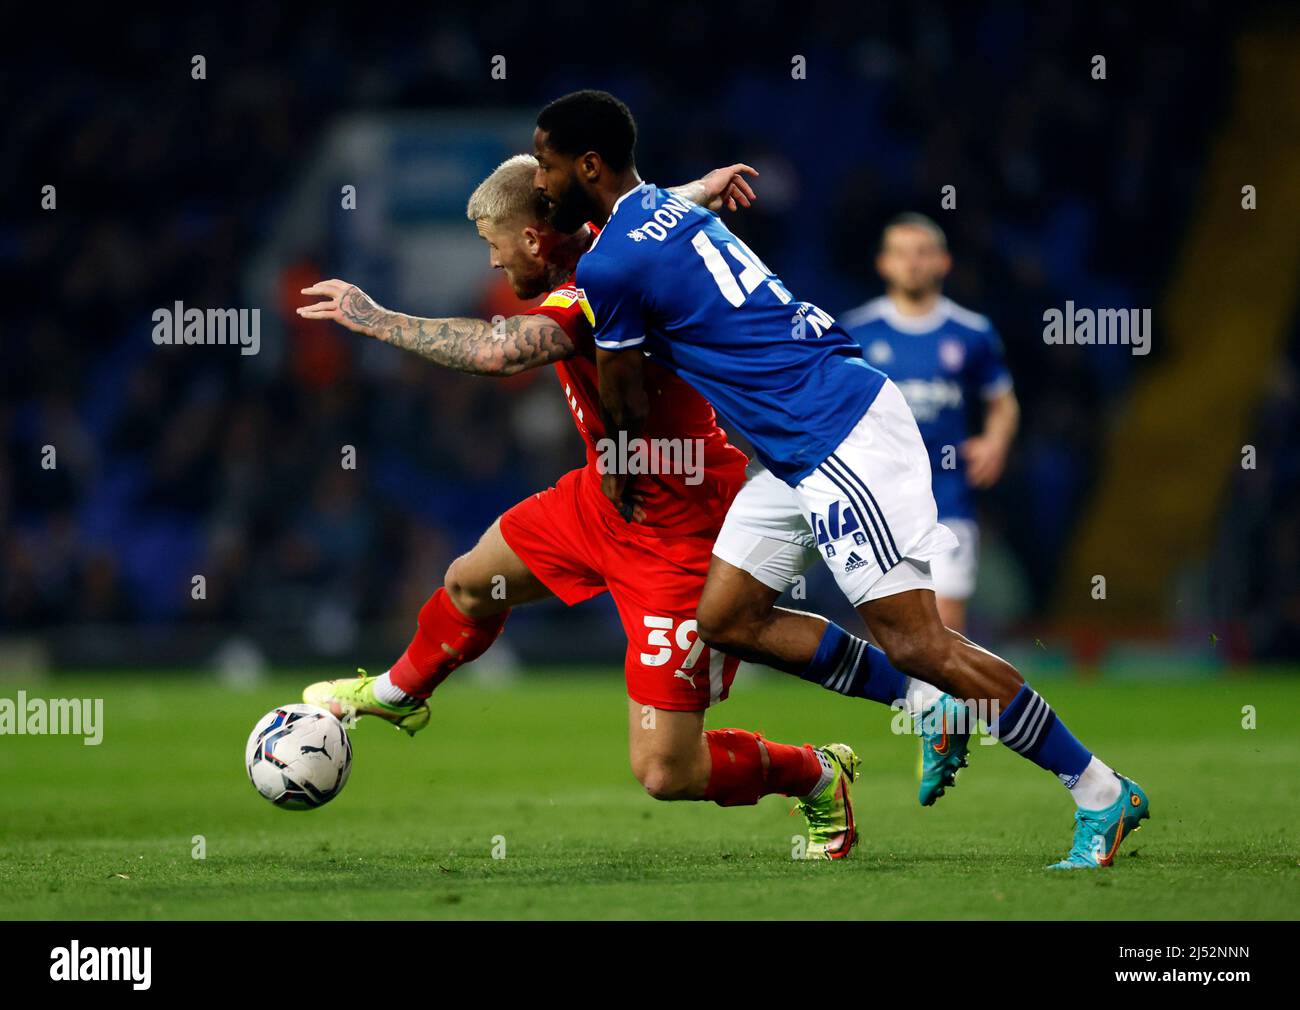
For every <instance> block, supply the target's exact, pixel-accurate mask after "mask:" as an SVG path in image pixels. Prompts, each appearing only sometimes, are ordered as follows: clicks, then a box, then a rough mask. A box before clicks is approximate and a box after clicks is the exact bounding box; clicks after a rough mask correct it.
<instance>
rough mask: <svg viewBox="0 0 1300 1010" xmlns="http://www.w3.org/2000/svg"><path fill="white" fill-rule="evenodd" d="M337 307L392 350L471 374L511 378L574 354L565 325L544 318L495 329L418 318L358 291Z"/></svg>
mask: <svg viewBox="0 0 1300 1010" xmlns="http://www.w3.org/2000/svg"><path fill="white" fill-rule="evenodd" d="M339 309H340V311H342V313H343V314H344V315H345V316H346V317H347V318H348V319H350V320H352V321H354V322H356V323H358V324H360V325H362V326H365V327H366V328H367V329H369V330H370V331H371V332H373V333H374V334H375V335H376V336H377V337H378V338H379V339H380V340H383V341H384V342H386V343H389V344H392V345H393V346H394V347H401V348H403V349H404V350H408V351H412V352H414V353H416V354H418V355H420V356H421V357H423V358H427V359H428V360H430V361H432V362H435V363H436V364H439V365H442V366H443V367H445V368H453V369H455V370H456V371H458V372H468V373H470V374H472V375H514V374H516V373H517V372H522V371H526V370H527V369H529V368H537V367H538V366H540V365H548V364H550V363H551V362H553V361H561V360H563V359H565V358H570V357H572V356H573V354H574V352H575V348H574V346H573V341H572V340H570V339H569V335H568V334H567V333H565V332H564V329H563V327H561V326H560V325H559V324H558V323H556V322H555V321H554V320H552V319H550V318H549V317H547V316H510V317H509V318H507V319H504V320H502V321H501V322H500V323H499V324H498V325H495V326H494V325H493V324H492V323H489V322H488V321H486V320H484V319H464V318H457V319H422V318H420V317H418V316H407V315H403V314H402V313H400V312H389V311H388V310H386V309H382V308H380V307H379V306H378V305H376V304H375V303H374V302H373V301H372V300H371V299H370V298H369V297H368V296H367V295H366V294H365V293H364V292H362V291H359V290H358V289H357V288H351V289H349V290H348V292H347V293H346V294H345V295H344V296H343V299H342V300H341V301H340V302H339Z"/></svg>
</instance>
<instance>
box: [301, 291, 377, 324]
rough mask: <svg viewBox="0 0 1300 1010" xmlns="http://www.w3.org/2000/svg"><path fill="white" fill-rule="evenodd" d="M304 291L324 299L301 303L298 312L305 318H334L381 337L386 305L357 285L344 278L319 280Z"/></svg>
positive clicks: (305, 293) (341, 322) (337, 321)
mask: <svg viewBox="0 0 1300 1010" xmlns="http://www.w3.org/2000/svg"><path fill="white" fill-rule="evenodd" d="M302 293H303V294H304V295H316V296H317V297H319V298H323V299H324V301H320V302H317V303H316V304H315V305H303V306H301V307H300V308H299V309H298V315H300V316H302V317H303V318H304V319H332V320H333V321H334V322H336V323H338V324H339V325H341V326H346V327H347V328H348V329H349V330H351V331H352V332H353V333H364V334H365V335H366V336H368V337H377V336H379V324H380V322H381V320H382V319H383V316H384V312H385V310H384V307H383V306H382V305H379V304H378V303H377V302H375V300H374V299H373V298H371V297H370V296H369V295H368V294H366V293H365V292H364V291H362V290H361V289H360V288H359V287H357V286H356V285H355V284H349V283H348V282H347V281H340V280H330V281H317V282H316V283H315V284H313V285H312V286H311V287H309V288H303V289H302Z"/></svg>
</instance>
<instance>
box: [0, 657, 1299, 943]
mask: <svg viewBox="0 0 1300 1010" xmlns="http://www.w3.org/2000/svg"><path fill="white" fill-rule="evenodd" d="M303 680H304V678H298V677H292V678H291V677H286V676H277V677H276V678H274V679H272V680H269V681H267V682H265V683H263V684H260V685H259V686H257V687H256V688H254V689H251V690H245V691H236V690H231V689H227V688H223V687H221V686H220V685H219V684H218V683H217V682H216V681H215V680H213V679H210V678H206V677H204V678H200V677H193V676H191V677H181V676H153V677H144V676H140V675H131V676H116V677H111V676H98V677H60V678H55V679H51V680H47V681H44V682H43V683H41V684H39V685H34V686H29V687H28V689H27V690H28V694H29V696H33V697H34V696H40V697H102V698H103V699H104V709H105V726H106V728H105V734H104V740H103V743H102V744H101V745H100V746H98V747H87V746H84V745H83V744H82V742H81V740H80V738H68V737H16V736H0V918H5V919H12V918H19V919H21V918H73V919H76V918H93V919H112V918H179V919H190V918H197V919H208V918H223V919H232V918H258V919H275V918H416V917H431V918H613V919H629V918H630V919H640V918H656V919H658V918H746V919H754V918H787V917H793V918H812V919H842V918H974V919H979V918H1067V919H1073V918H1089V919H1092V918H1102V919H1107V918H1121V919H1127V918H1174V919H1181V918H1193V919H1195V918H1224V919H1233V918H1295V917H1296V915H1297V908H1300V851H1298V849H1297V844H1296V833H1297V809H1298V808H1297V798H1300V776H1298V775H1297V769H1300V730H1297V720H1296V702H1297V700H1300V679H1298V678H1296V677H1295V676H1290V677H1269V678H1265V677H1251V676H1235V677H1234V676H1229V677H1225V678H1223V679H1220V680H1213V681H1209V680H1197V681H1187V682H1162V683H1140V684H1139V683H1133V682H1112V681H1106V680H1102V681H1093V682H1086V683H1085V682H1081V681H1076V680H1069V681H1055V680H1044V681H1042V682H1041V683H1039V684H1038V686H1039V687H1040V688H1041V689H1042V690H1043V693H1044V694H1045V695H1046V696H1047V697H1048V698H1049V700H1051V701H1052V702H1053V704H1054V705H1055V706H1056V707H1057V709H1058V711H1060V712H1061V713H1062V714H1063V715H1064V717H1065V719H1066V720H1067V721H1068V723H1069V724H1070V725H1071V727H1072V728H1073V729H1074V730H1075V731H1076V732H1077V733H1078V734H1079V736H1080V737H1081V738H1082V739H1083V741H1084V742H1085V744H1087V745H1089V746H1091V747H1093V748H1095V749H1096V750H1097V751H1098V752H1099V753H1100V754H1101V755H1102V756H1103V757H1105V758H1106V760H1108V761H1110V762H1111V763H1112V764H1114V765H1116V766H1117V767H1118V768H1119V769H1121V770H1123V771H1125V772H1127V773H1129V774H1131V775H1133V776H1134V777H1135V778H1137V779H1138V780H1139V781H1140V782H1141V783H1142V784H1143V785H1144V787H1145V788H1146V789H1147V791H1148V793H1149V794H1150V796H1151V809H1152V819H1151V820H1150V821H1148V822H1147V824H1146V826H1145V827H1144V829H1143V830H1142V831H1141V832H1140V833H1138V834H1137V835H1135V836H1134V837H1133V839H1132V841H1131V842H1126V843H1125V845H1124V847H1123V849H1122V850H1121V854H1120V857H1119V858H1118V860H1117V861H1116V866H1115V867H1114V868H1113V869H1111V870H1109V871H1102V872H1098V873H1077V874H1052V873H1047V872H1044V870H1043V866H1044V865H1045V864H1046V863H1048V862H1049V861H1051V860H1053V859H1055V858H1058V857H1059V856H1061V855H1063V854H1064V852H1065V851H1066V849H1067V848H1068V846H1069V841H1070V828H1071V818H1072V812H1073V804H1071V802H1070V800H1069V797H1068V796H1067V795H1066V794H1065V791H1064V790H1063V789H1062V788H1061V786H1060V785H1059V784H1058V783H1057V782H1055V781H1054V780H1053V779H1052V777H1051V776H1049V775H1047V774H1045V773H1043V772H1041V771H1039V770H1038V769H1036V768H1033V767H1032V766H1030V765H1028V764H1027V763H1026V762H1025V761H1023V760H1022V759H1020V758H1018V757H1016V756H1015V755H1014V754H1011V753H1010V752H1007V751H1006V750H1005V749H1004V748H1000V747H997V746H978V745H977V746H975V747H974V748H973V752H972V763H971V767H970V768H969V769H967V770H966V771H965V772H963V773H962V776H961V778H960V779H959V783H958V787H957V788H956V789H955V790H952V791H950V792H949V793H948V795H947V796H945V797H944V798H943V799H941V800H940V801H939V803H938V805H937V806H936V807H934V808H931V809H928V810H923V809H921V808H920V807H919V806H917V804H916V798H915V793H916V763H917V757H916V741H915V738H913V737H899V736H894V735H892V734H891V733H890V731H889V726H890V715H891V713H889V712H887V711H886V710H884V709H883V708H880V707H878V706H873V705H870V704H868V703H866V702H860V701H851V700H847V699H842V698H839V697H838V696H834V695H830V694H828V693H826V692H823V691H819V690H818V689H816V688H813V687H811V686H809V685H805V684H802V683H800V682H798V681H795V680H793V679H790V680H787V679H784V678H780V677H774V676H772V677H765V678H760V677H748V678H744V677H743V675H742V680H741V681H740V682H739V683H738V684H737V685H736V688H735V691H734V696H733V697H732V699H731V700H729V701H728V702H726V703H725V704H723V705H722V706H721V707H719V708H718V709H716V710H715V711H714V713H713V715H712V716H711V719H710V725H712V726H742V727H746V728H750V729H757V730H760V731H762V732H763V733H764V734H765V735H767V736H769V737H771V738H772V739H775V740H782V741H789V742H796V743H802V742H804V741H812V742H818V743H822V742H828V741H831V740H837V739H843V740H845V741H847V742H849V743H851V744H852V745H853V746H854V747H856V748H857V749H858V751H859V753H860V754H861V755H862V757H863V769H864V774H863V776H862V777H861V778H860V779H859V784H858V786H857V790H856V801H857V812H858V820H859V824H860V828H861V833H862V840H861V843H860V844H859V847H858V848H857V849H856V850H855V852H854V854H853V857H852V858H851V859H849V860H845V861H842V862H838V863H803V862H795V861H792V860H791V858H790V856H791V838H792V836H793V835H795V834H797V833H798V832H799V830H800V828H801V826H802V821H801V820H800V819H799V818H797V817H790V816H788V811H789V809H790V806H791V803H790V801H787V800H785V799H784V798H782V797H768V798H766V799H764V800H763V801H762V802H761V803H760V804H759V805H758V806H756V807H750V808H740V809H721V808H719V807H716V806H714V805H712V804H708V803H658V802H656V801H654V800H652V799H650V798H649V797H647V796H646V795H645V794H644V793H643V792H642V790H641V789H640V787H639V786H638V785H637V784H636V782H635V781H634V780H633V779H632V777H631V773H630V772H629V770H628V765H627V747H626V739H625V733H626V731H625V722H626V712H625V702H624V697H623V693H622V678H621V676H620V674H619V673H618V672H617V671H614V670H610V671H607V672H603V673H601V672H599V671H585V672H582V673H573V674H567V675H558V674H556V673H555V672H552V673H551V675H549V676H546V677H533V678H525V679H523V680H521V681H519V682H516V683H513V684H510V685H508V686H504V687H492V688H490V687H485V686H479V685H477V684H474V683H472V682H467V681H466V680H465V679H464V678H462V680H461V682H456V681H455V680H454V679H453V681H452V682H450V683H449V684H447V685H446V686H445V687H444V688H443V689H442V690H440V691H439V692H438V694H437V695H436V696H435V699H434V715H433V722H432V724H431V726H430V728H429V729H428V730H426V731H425V732H423V733H422V734H420V736H419V737H417V738H415V739H408V738H407V737H405V736H403V735H401V734H399V733H397V732H395V731H394V730H392V729H391V728H389V727H388V726H386V725H383V724H381V723H376V722H375V721H373V720H366V721H364V722H363V723H362V724H361V725H360V726H358V727H357V728H356V729H355V730H354V731H353V733H352V739H353V745H354V753H355V760H354V764H353V769H352V778H351V781H350V782H349V783H348V785H347V788H346V789H345V790H344V792H343V793H342V794H341V795H340V796H339V797H338V799H336V800H335V801H334V802H333V803H331V804H330V805H329V806H327V807H324V808H322V809H320V810H316V811H308V812H301V813H291V812H286V811H282V810H277V809H275V808H273V807H271V806H270V805H269V804H268V803H266V802H265V801H263V800H262V799H260V798H259V797H258V796H257V795H256V794H255V793H254V792H253V790H252V788H251V786H250V785H249V783H248V781H247V779H246V778H245V775H244V770H243V747H244V741H245V738H246V736H247V734H248V731H249V730H250V729H251V727H252V725H253V722H254V721H255V720H256V719H257V718H258V717H259V716H260V715H262V714H263V713H264V712H265V711H267V710H269V709H270V708H272V707H274V706H275V705H276V704H282V703H285V702H290V701H295V700H297V697H298V692H299V691H300V689H301V685H302V683H303ZM0 695H3V696H7V697H14V696H15V695H16V688H15V687H14V686H12V685H7V686H5V687H4V688H0ZM1245 705H1252V706H1254V708H1255V711H1256V717H1257V720H1258V726H1257V728H1255V729H1253V730H1248V729H1243V727H1242V724H1241V723H1242V707H1243V706H1245ZM195 835H202V836H204V839H205V842H206V850H207V857H206V859H202V860H199V859H194V858H192V849H193V842H192V839H193V836H195ZM498 837H500V838H503V839H504V846H505V858H502V859H494V858H493V857H492V849H493V845H494V839H496V838H498Z"/></svg>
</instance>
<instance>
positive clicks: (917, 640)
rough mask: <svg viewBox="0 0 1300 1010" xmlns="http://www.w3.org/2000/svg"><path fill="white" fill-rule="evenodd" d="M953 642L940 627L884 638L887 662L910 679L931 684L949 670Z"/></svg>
mask: <svg viewBox="0 0 1300 1010" xmlns="http://www.w3.org/2000/svg"><path fill="white" fill-rule="evenodd" d="M954 641H955V639H954V638H953V637H952V635H950V634H948V632H947V631H946V630H945V629H943V628H940V627H935V628H933V629H926V630H925V631H921V632H914V633H911V634H904V635H896V636H890V637H888V638H886V639H885V640H884V641H883V642H882V648H883V649H884V650H885V655H887V656H888V657H889V661H890V662H891V663H892V664H893V665H894V666H895V667H896V668H897V669H899V670H901V671H902V672H903V673H906V674H907V675H908V676H910V677H917V678H919V679H921V680H929V681H931V682H934V681H935V680H936V679H938V677H939V675H940V674H942V673H943V672H944V671H945V670H947V668H948V662H949V658H950V653H951V652H952V649H953V643H954Z"/></svg>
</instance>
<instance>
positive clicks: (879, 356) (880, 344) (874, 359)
mask: <svg viewBox="0 0 1300 1010" xmlns="http://www.w3.org/2000/svg"><path fill="white" fill-rule="evenodd" d="M867 360H868V361H870V362H871V363H872V364H873V365H887V364H889V362H891V361H893V360H894V349H893V348H892V347H890V346H889V344H887V343H886V342H885V341H883V340H873V341H871V344H870V345H869V346H868V347H867Z"/></svg>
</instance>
